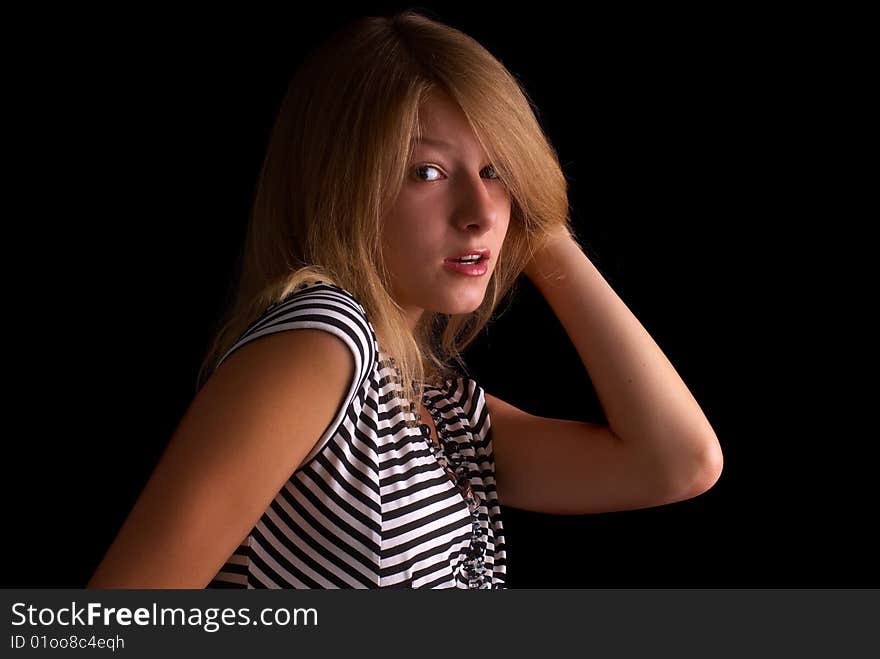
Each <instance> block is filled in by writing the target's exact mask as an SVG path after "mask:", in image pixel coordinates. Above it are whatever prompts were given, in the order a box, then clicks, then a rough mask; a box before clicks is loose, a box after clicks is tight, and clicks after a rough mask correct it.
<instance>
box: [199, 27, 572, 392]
mask: <svg viewBox="0 0 880 659" xmlns="http://www.w3.org/2000/svg"><path fill="white" fill-rule="evenodd" d="M433 90H439V91H442V92H444V93H445V94H447V95H448V97H449V98H451V99H452V100H453V101H454V102H455V103H456V104H457V105H458V107H459V108H460V109H461V111H462V112H463V113H464V115H465V116H466V118H467V120H468V122H469V124H470V126H471V128H472V130H473V131H474V135H475V136H476V138H477V140H478V142H479V143H480V145H481V146H482V147H483V149H484V150H485V151H486V153H487V154H488V156H489V158H490V160H491V162H492V163H493V166H494V169H495V171H496V172H497V173H498V175H499V177H500V178H501V180H502V183H503V184H504V185H505V186H506V188H507V190H508V192H509V193H510V198H511V211H510V223H509V226H508V231H507V235H506V237H505V240H504V245H503V249H502V250H501V253H500V254H499V255H498V259H497V262H496V265H495V269H494V272H493V273H492V275H491V277H490V279H489V283H488V285H487V291H486V296H485V298H484V300H483V303H482V304H481V305H480V306H479V308H477V309H476V310H475V311H473V312H472V313H469V314H465V315H448V314H442V313H434V312H430V311H427V310H426V311H425V312H424V313H423V314H422V317H421V319H420V321H419V323H418V325H417V327H416V330H415V332H411V331H410V329H409V326H408V323H407V319H406V316H405V314H404V311H403V309H402V308H401V307H400V306H399V305H398V304H397V303H396V302H395V301H394V300H393V299H392V297H391V296H390V294H389V291H390V290H391V288H390V284H389V282H390V276H389V272H388V270H387V265H386V263H385V262H384V260H383V258H382V249H381V240H382V218H383V216H384V215H385V213H386V212H387V210H388V209H389V208H390V207H391V205H392V204H393V203H394V200H395V198H396V197H397V194H398V192H399V191H400V189H401V186H402V184H403V182H404V181H405V179H406V177H407V169H408V166H409V165H408V163H409V162H410V158H411V157H412V149H413V148H414V142H415V139H416V137H417V136H418V131H419V129H420V124H419V109H420V107H421V106H422V104H423V103H424V102H425V100H426V99H427V98H428V97H429V96H430V94H431V92H432V91H433ZM568 210H569V209H568V190H567V184H566V180H565V176H564V174H563V172H562V169H561V167H560V165H559V162H558V158H557V156H556V153H555V151H554V149H553V147H552V146H551V145H550V143H549V141H548V139H547V138H546V136H545V135H544V132H543V130H542V129H541V127H540V125H539V123H538V121H537V119H536V117H535V113H534V112H533V110H532V104H531V101H530V99H529V98H528V96H527V94H526V92H525V91H524V90H523V89H521V87H520V85H519V83H518V82H517V80H516V79H515V78H514V77H513V76H512V75H511V73H510V72H509V71H508V70H507V69H506V68H505V67H504V65H503V64H501V62H499V61H498V60H497V59H496V58H495V57H494V56H493V55H492V54H491V53H489V52H488V51H487V50H486V49H485V48H484V47H483V46H482V45H480V44H479V43H478V42H477V41H476V40H474V39H473V38H472V37H470V36H468V35H467V34H464V33H463V32H461V31H459V30H457V29H454V28H452V27H450V26H448V25H444V24H443V23H440V22H437V21H435V20H433V19H431V18H429V17H427V16H425V15H423V14H420V13H418V12H416V11H414V10H407V11H404V12H402V13H398V14H394V15H392V16H371V17H366V18H361V19H359V20H357V21H355V22H353V23H350V24H348V25H347V26H345V27H344V28H342V29H341V30H339V31H338V32H336V33H335V34H334V35H333V36H331V37H330V38H329V39H328V40H327V41H326V42H325V43H324V44H322V45H321V46H319V47H318V48H317V49H316V50H314V51H313V52H312V53H310V55H309V56H308V57H307V59H306V60H305V62H304V63H303V64H302V65H301V66H300V68H299V69H298V70H297V71H296V73H295V74H294V76H293V78H292V80H291V82H290V85H289V88H288V90H287V93H286V95H285V97H284V99H283V100H282V103H281V106H280V109H279V112H278V115H277V117H276V121H275V124H274V127H273V129H272V133H271V136H270V140H269V144H268V149H267V152H266V155H265V159H264V161H263V165H262V169H261V172H260V175H259V179H258V183H257V189H256V196H255V200H254V204H253V207H252V209H251V213H250V218H249V224H248V227H247V234H246V238H245V243H244V249H243V252H242V254H241V257H240V273H239V278H238V283H237V287H236V289H235V296H234V300H233V303H232V304H231V306H230V308H229V309H228V310H227V312H226V315H225V316H224V318H223V319H222V320H221V321H220V323H219V329H217V330H216V332H215V335H214V337H213V342H212V345H211V347H210V349H209V350H208V353H207V355H206V356H205V359H204V362H203V364H202V368H201V369H200V371H199V378H198V384H197V388H198V387H201V386H202V385H203V384H204V382H205V381H206V380H207V377H209V376H210V374H211V373H212V372H213V370H214V369H215V368H216V367H217V361H218V360H219V359H220V358H221V357H222V356H223V355H224V354H225V352H226V351H227V350H228V349H229V348H230V347H231V346H232V345H233V344H234V343H235V341H236V340H237V339H238V338H239V337H240V336H241V334H242V333H243V332H244V331H245V330H246V329H247V328H248V327H249V326H250V324H251V323H252V322H253V321H254V320H255V319H256V318H257V317H258V316H259V315H260V314H261V313H262V312H263V311H264V310H265V309H266V307H268V306H269V305H271V304H273V303H278V302H281V301H283V300H284V299H285V298H286V297H287V296H288V295H289V294H290V293H292V292H293V291H294V290H295V289H296V288H297V286H298V285H299V284H301V283H304V282H314V281H317V280H321V281H324V282H328V283H331V284H334V285H336V286H338V287H341V288H344V289H346V290H347V291H349V292H350V293H351V294H352V295H354V297H355V298H356V299H357V301H358V302H359V303H360V304H361V305H362V306H363V307H364V309H365V310H366V312H367V317H368V319H369V320H370V322H371V323H372V325H373V327H374V329H375V331H376V336H377V340H378V341H379V343H380V348H381V349H382V350H384V351H385V352H386V353H388V354H389V355H392V356H393V357H392V359H393V360H394V362H395V365H396V366H397V367H398V369H399V373H400V376H401V378H400V380H398V383H399V384H400V385H401V389H400V394H401V395H402V396H403V398H404V400H406V401H409V404H410V405H411V406H412V407H411V409H414V407H415V404H414V403H413V402H412V401H415V400H421V397H422V395H423V392H424V384H428V383H430V384H437V383H439V382H441V381H442V380H445V379H446V378H450V377H455V375H456V370H455V369H454V367H453V366H452V362H453V361H455V362H457V363H458V364H459V365H460V366H462V367H464V362H463V360H462V358H461V351H462V350H464V348H465V347H466V346H467V345H468V344H470V343H471V342H472V341H473V340H474V339H475V338H476V337H477V336H478V334H479V333H480V331H481V330H482V329H483V327H484V326H485V325H486V324H487V323H488V322H489V320H490V319H491V316H492V313H493V311H494V310H495V309H496V307H497V306H498V303H499V301H500V300H502V299H504V297H505V296H506V295H507V294H508V293H509V292H511V289H512V288H513V287H514V285H515V283H516V280H517V277H518V276H519V274H520V273H521V272H522V270H523V268H524V267H525V265H526V264H527V263H528V261H529V260H530V258H531V255H532V254H533V253H534V252H535V251H536V250H537V249H538V248H539V247H540V245H541V244H542V242H543V241H544V240H545V239H546V238H547V237H548V236H549V234H551V233H552V232H553V231H554V230H556V229H558V228H560V227H562V226H564V227H566V229H567V230H568V232H569V235H571V236H572V237H574V233H573V231H572V230H571V226H570V224H569V221H568Z"/></svg>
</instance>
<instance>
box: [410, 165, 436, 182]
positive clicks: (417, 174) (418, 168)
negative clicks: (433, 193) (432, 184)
mask: <svg viewBox="0 0 880 659" xmlns="http://www.w3.org/2000/svg"><path fill="white" fill-rule="evenodd" d="M423 169H433V170H434V171H436V172H439V171H440V170H439V169H437V168H436V167H434V165H419V166H418V167H416V168H415V173H416V178H418V179H419V180H425V179H423V178H422V177H421V171H422V170H423ZM430 180H431V181H435V180H436V179H430Z"/></svg>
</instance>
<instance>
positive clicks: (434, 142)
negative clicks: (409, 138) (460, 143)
mask: <svg viewBox="0 0 880 659" xmlns="http://www.w3.org/2000/svg"><path fill="white" fill-rule="evenodd" d="M421 144H426V145H428V146H435V147H437V148H438V149H445V150H447V151H448V150H451V149H454V148H455V145H454V144H451V143H450V142H446V141H445V140H440V139H437V138H434V137H422V138H421V139H418V140H416V145H421Z"/></svg>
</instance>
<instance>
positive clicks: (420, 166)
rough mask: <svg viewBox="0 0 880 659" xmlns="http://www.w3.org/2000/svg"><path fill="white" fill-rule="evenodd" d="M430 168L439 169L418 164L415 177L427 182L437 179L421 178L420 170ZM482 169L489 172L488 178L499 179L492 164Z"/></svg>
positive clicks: (437, 170)
mask: <svg viewBox="0 0 880 659" xmlns="http://www.w3.org/2000/svg"><path fill="white" fill-rule="evenodd" d="M431 169H433V170H434V171H436V172H439V171H440V170H439V169H438V168H437V167H435V166H434V165H419V166H418V167H416V168H415V170H414V172H415V174H416V178H418V179H419V180H420V181H425V180H427V181H428V182H432V181H436V180H437V179H423V178H422V170H431ZM483 171H484V172H485V171H489V172H491V176H489V178H490V179H492V180H499V179H500V177H499V176H498V173H497V172H496V171H495V168H494V167H493V166H492V165H487V166H486V167H484V168H483Z"/></svg>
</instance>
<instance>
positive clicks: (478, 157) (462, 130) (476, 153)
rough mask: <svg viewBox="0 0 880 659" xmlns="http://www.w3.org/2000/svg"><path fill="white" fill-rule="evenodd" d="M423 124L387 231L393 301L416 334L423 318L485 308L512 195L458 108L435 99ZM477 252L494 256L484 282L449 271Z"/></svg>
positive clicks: (443, 98) (444, 98)
mask: <svg viewBox="0 0 880 659" xmlns="http://www.w3.org/2000/svg"><path fill="white" fill-rule="evenodd" d="M420 121H421V126H422V139H421V142H420V143H417V144H416V146H415V154H414V156H413V160H411V161H410V163H409V168H408V173H407V179H406V181H404V183H403V187H402V188H401V191H400V195H399V196H398V197H397V199H396V200H395V203H394V206H393V207H392V208H391V209H390V210H389V212H388V214H387V215H386V216H385V218H384V229H383V250H384V255H385V259H386V263H387V264H388V268H389V270H390V273H391V278H392V288H393V295H394V299H395V300H396V301H397V303H398V304H400V305H401V306H402V307H404V308H405V309H406V310H407V312H408V314H409V317H410V328H411V329H413V328H415V325H416V323H417V322H418V319H419V317H420V316H421V315H422V312H423V311H425V310H427V311H434V312H440V313H447V314H466V313H470V312H472V311H474V310H475V309H476V308H477V307H479V306H480V304H481V303H482V301H483V298H484V296H485V294H486V288H487V286H488V283H489V276H490V275H491V274H492V271H493V270H494V269H495V264H496V263H497V262H498V256H499V254H500V253H501V247H502V244H503V243H504V236H505V235H506V234H507V226H508V223H509V221H510V195H509V193H508V191H507V189H506V188H505V187H504V185H503V184H502V182H501V180H500V179H498V178H497V173H496V171H495V170H494V169H493V167H492V165H491V163H490V162H489V160H488V157H487V156H486V153H485V152H484V151H483V150H482V148H481V147H480V145H479V143H478V142H477V140H476V138H475V136H474V134H473V133H472V131H471V129H470V126H469V125H468V123H467V119H466V118H465V116H464V114H463V113H462V112H461V111H460V110H459V109H458V107H457V106H456V105H455V104H454V103H453V101H452V100H451V99H450V98H449V97H448V96H446V95H443V94H434V95H432V97H431V98H430V99H429V100H428V101H427V102H426V104H425V105H424V106H423V108H422V111H421V114H420ZM438 142H444V143H445V145H444V144H439V143H438ZM474 249H488V250H489V256H488V259H487V260H485V261H483V262H482V263H481V265H485V266H486V267H485V270H486V272H485V274H483V275H480V276H473V275H468V274H463V273H462V272H460V271H456V270H455V269H454V268H452V267H450V266H448V265H446V264H445V260H446V259H448V258H450V257H452V258H455V257H459V256H461V255H462V254H463V253H464V252H467V251H469V250H474Z"/></svg>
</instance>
